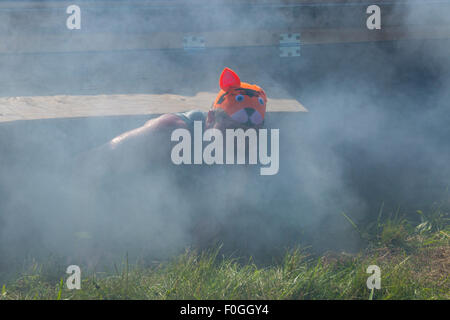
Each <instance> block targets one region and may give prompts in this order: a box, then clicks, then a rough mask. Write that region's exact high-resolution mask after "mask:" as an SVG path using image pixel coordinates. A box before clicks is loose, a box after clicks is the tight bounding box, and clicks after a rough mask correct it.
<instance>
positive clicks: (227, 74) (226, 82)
mask: <svg viewBox="0 0 450 320" xmlns="http://www.w3.org/2000/svg"><path fill="white" fill-rule="evenodd" d="M219 85H220V88H221V89H222V90H223V91H228V90H229V89H230V88H238V87H240V86H241V79H239V77H238V75H237V74H236V73H235V72H234V71H233V70H231V69H229V68H225V69H223V71H222V74H221V75H220V80H219Z"/></svg>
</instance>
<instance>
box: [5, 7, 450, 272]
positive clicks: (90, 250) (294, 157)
mask: <svg viewBox="0 0 450 320" xmlns="http://www.w3.org/2000/svg"><path fill="white" fill-rule="evenodd" d="M43 3H44V4H45V2H43ZM41 5H42V3H41ZM80 6H81V8H82V30H80V32H86V33H88V32H92V31H108V35H106V36H105V38H104V40H103V41H105V42H108V41H109V42H111V43H114V42H115V41H119V40H118V39H116V38H115V37H123V34H126V33H127V32H136V30H144V31H149V30H157V29H158V28H161V27H162V25H163V27H164V28H165V29H164V30H168V31H170V30H175V29H177V28H179V27H180V26H179V25H178V24H181V22H180V21H178V20H167V19H163V18H161V17H158V15H157V14H156V13H155V15H154V16H151V17H149V18H148V21H143V20H142V17H141V16H140V15H138V14H137V11H136V10H134V9H132V7H131V6H129V7H128V6H123V7H121V8H119V9H117V8H116V9H114V10H115V14H116V16H117V20H116V23H113V22H111V20H107V21H105V18H104V15H102V12H101V10H100V9H97V10H83V7H82V3H81V4H80ZM445 8H448V6H447V7H445ZM52 10H53V9H52ZM99 10H100V11H99ZM217 10H218V11H220V15H218V14H213V11H211V9H208V10H206V9H199V8H198V7H192V8H191V7H189V6H188V7H187V10H186V11H185V15H186V17H191V18H190V19H186V20H187V21H191V23H190V24H189V26H188V27H189V29H187V30H186V31H196V30H197V31H201V30H203V29H204V28H205V26H208V27H209V28H212V29H214V28H216V29H220V28H223V29H224V30H226V29H227V27H229V26H231V25H235V24H236V23H238V24H239V25H240V26H241V28H242V29H245V28H249V29H258V28H264V27H267V25H271V24H272V25H273V24H276V23H277V21H279V20H278V19H277V18H278V17H277V16H276V15H275V13H274V12H273V11H272V10H267V11H265V14H262V15H261V11H258V12H257V14H258V15H259V16H258V20H257V21H259V22H258V23H255V22H254V21H255V20H251V19H249V16H250V15H252V14H256V13H254V10H253V9H252V8H248V10H242V11H239V12H241V13H240V14H239V15H238V14H237V12H236V10H233V8H232V7H226V6H225V7H223V6H221V7H218V9H217ZM304 10H311V9H310V8H305V9H304ZM330 10H331V9H330ZM396 10H401V11H402V12H403V13H404V15H403V17H404V20H403V21H399V22H398V23H399V24H406V25H410V26H413V25H417V24H421V23H424V24H425V23H426V22H429V21H430V19H431V20H432V19H433V18H430V15H432V14H434V13H435V12H431V13H430V12H429V10H428V9H426V8H425V6H424V5H417V3H416V4H415V5H411V6H404V5H401V6H398V8H396ZM427 10H428V11H427ZM54 14H55V16H58V17H59V15H60V13H54ZM66 17H67V15H65V14H63V15H62V17H61V18H60V20H61V22H62V26H65V19H66ZM211 17H214V19H212V18H211ZM219 17H223V21H218V20H217V19H219ZM446 17H450V12H448V10H447V12H445V11H444V12H440V13H439V18H438V22H439V23H442V24H448V22H449V21H447V20H445V19H448V18H446ZM34 19H35V20H33V23H34V26H36V24H37V25H38V26H39V25H40V24H42V25H41V29H42V30H43V31H42V32H43V33H45V30H47V29H46V28H47V27H48V26H47V25H46V23H47V22H46V20H42V21H41V20H39V19H38V17H34ZM58 19H59V18H58ZM158 19H159V20H158ZM310 19H311V21H310V23H316V24H317V25H327V24H330V23H331V24H332V23H333V14H332V11H329V12H328V13H327V14H323V15H319V16H317V15H314V12H311V18H310ZM155 20H156V21H155ZM3 21H4V22H3V23H8V21H9V23H10V24H9V25H8V29H7V30H8V32H7V34H9V35H13V34H14V33H15V32H18V31H17V28H19V27H20V28H22V29H23V28H24V29H25V30H26V29H27V28H29V32H36V30H41V29H39V28H38V27H34V28H31V27H26V25H27V24H26V22H23V21H22V22H21V24H20V25H19V26H18V25H17V19H16V20H15V19H14V16H13V13H11V16H10V19H9V20H8V19H6V20H3ZM5 21H6V22H5ZM117 21H120V23H118V22H117ZM151 21H153V23H151ZM143 23H145V27H142V24H143ZM305 23H308V21H306V22H305ZM361 23H362V24H361V25H362V26H365V16H364V14H362V15H361ZM3 28H5V25H4V24H3ZM111 31H114V32H115V33H114V32H111ZM30 41H38V40H33V38H31V39H30ZM12 45H13V44H12ZM61 49H64V48H61ZM449 49H450V47H449V41H448V40H411V41H398V42H379V43H366V44H327V45H325V44H323V45H305V46H304V47H302V57H301V58H299V59H297V58H292V59H286V60H284V59H279V58H278V48H277V47H274V48H242V49H236V48H235V49H232V50H229V49H211V50H209V49H208V50H206V51H205V52H200V53H197V54H186V53H183V52H177V51H175V50H162V51H129V52H100V53H96V52H81V48H80V52H77V53H50V54H2V55H1V56H0V60H1V61H0V63H1V65H2V66H1V67H2V74H1V75H0V81H1V82H0V83H1V89H0V94H1V95H3V96H27V95H53V94H74V95H77V94H112V93H175V94H186V95H192V94H195V93H196V92H198V91H218V90H219V88H218V78H219V75H220V72H221V71H222V69H223V68H224V67H225V66H227V67H230V68H232V69H234V70H235V71H236V72H237V73H238V74H239V76H240V78H241V80H242V81H245V82H250V83H255V84H258V85H260V86H261V87H263V88H270V87H271V83H274V82H275V83H277V84H279V85H281V86H283V87H285V88H286V89H287V90H288V91H289V93H290V94H291V95H292V96H294V97H296V98H298V99H299V101H301V102H302V103H303V104H304V105H305V106H306V107H307V108H308V109H309V111H310V112H309V113H308V114H292V113H271V114H268V115H267V124H268V126H269V127H274V128H279V129H280V171H279V173H278V174H277V175H275V176H260V175H259V165H258V166H254V167H252V166H246V167H244V166H233V167H225V166H221V167H220V168H218V167H194V166H192V167H174V166H173V165H171V164H170V160H169V157H170V154H161V155H158V157H162V158H164V157H165V156H167V159H166V160H167V161H162V163H167V166H163V167H161V166H153V162H152V161H151V160H149V161H148V165H147V166H145V167H143V168H139V169H138V168H135V169H136V170H131V171H128V172H125V173H118V172H111V171H108V170H107V169H105V168H102V166H101V165H100V166H95V165H92V166H88V167H84V171H83V172H81V171H79V170H81V169H80V164H79V163H76V162H77V161H78V159H80V158H79V155H80V154H84V153H86V152H89V150H92V149H94V148H96V147H98V146H100V145H102V144H104V143H106V142H107V141H109V140H110V139H112V138H113V137H115V136H116V135H118V134H120V133H121V132H124V131H126V130H130V129H133V128H136V127H138V126H140V125H142V124H144V122H145V121H146V120H148V119H149V117H148V116H129V117H105V118H86V119H60V120H36V121H18V122H14V123H2V124H1V125H0V273H1V272H7V271H8V272H9V271H11V270H14V269H16V268H17V266H20V265H22V264H23V261H24V259H26V258H29V257H37V258H39V259H47V257H48V256H49V255H50V254H56V255H60V256H63V257H64V259H65V260H64V261H66V262H67V264H69V263H74V264H82V263H87V264H90V265H98V264H102V263H104V264H106V265H107V264H108V263H109V262H110V261H112V260H117V259H122V258H123V257H124V255H125V254H126V253H127V252H128V253H129V254H130V256H131V257H133V258H136V257H141V258H146V259H150V260H152V259H165V258H168V257H171V256H173V255H174V254H176V253H177V252H180V251H182V250H184V249H185V248H186V247H188V246H190V245H192V244H199V245H203V246H204V245H205V243H206V244H207V243H210V242H209V240H208V239H210V238H212V237H213V236H214V235H217V234H219V237H218V239H220V240H221V241H222V242H223V244H224V250H225V251H226V250H228V252H235V250H237V252H240V253H244V254H249V255H255V256H257V257H263V258H264V257H265V258H267V257H271V256H272V255H276V254H279V253H280V252H282V251H283V250H284V249H285V248H286V247H287V246H289V245H294V244H298V243H301V244H311V245H312V247H313V249H314V250H317V251H324V250H345V251H354V250H357V249H358V248H359V247H360V246H361V245H362V243H361V241H360V239H359V237H358V235H357V234H355V233H354V232H353V231H352V228H351V226H350V225H349V223H348V222H347V221H346V220H345V219H344V218H343V216H342V215H341V212H346V213H347V214H348V215H350V216H351V217H352V218H353V219H355V221H356V222H357V223H363V222H364V221H370V220H373V219H376V217H377V215H378V210H379V207H380V205H381V203H382V202H384V203H385V205H384V207H385V209H386V211H385V212H386V215H387V214H388V213H389V212H392V211H395V210H396V208H397V207H398V206H401V208H402V212H405V213H407V214H408V217H409V218H412V219H413V218H415V216H414V214H415V213H414V212H415V210H418V209H421V210H424V211H427V210H428V209H429V207H430V205H431V204H432V203H433V202H435V201H441V200H444V201H447V204H448V197H449V195H448V189H446V188H447V187H448V184H449V177H450V165H449V161H448V159H450V147H449V146H450V144H449V142H448V140H449V137H450V129H449V125H448V124H449V123H450V109H449V98H450V73H449V68H450V64H449V59H450V58H449V57H450V50H449ZM266 93H267V95H268V96H269V97H274V98H275V97H276V93H273V94H272V93H271V92H270V90H268V89H266ZM280 98H281V97H280ZM211 103H212V101H211ZM167 142H168V143H169V142H170V139H169V137H167ZM155 153H157V152H155ZM147 156H148V154H145V153H143V151H142V150H134V151H133V150H131V152H130V153H128V154H127V155H126V157H124V158H123V160H122V162H123V166H124V167H129V166H132V164H133V165H134V164H135V161H137V160H139V159H141V160H143V161H144V164H145V163H146V161H147ZM152 159H153V158H152ZM159 160H161V159H159ZM101 161H102V160H101V159H100V164H101V163H102V162H101ZM154 163H158V162H157V161H156V160H155V162H154ZM141 164H142V163H141ZM77 170H78V171H77ZM81 176H82V177H81ZM416 218H418V217H416ZM80 261H81V262H80Z"/></svg>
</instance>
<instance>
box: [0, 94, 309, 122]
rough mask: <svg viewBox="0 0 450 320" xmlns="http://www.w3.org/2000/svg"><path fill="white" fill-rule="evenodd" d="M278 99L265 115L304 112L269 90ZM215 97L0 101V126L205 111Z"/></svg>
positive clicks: (128, 96) (125, 96)
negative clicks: (95, 117)
mask: <svg viewBox="0 0 450 320" xmlns="http://www.w3.org/2000/svg"><path fill="white" fill-rule="evenodd" d="M269 90H270V91H269V92H274V91H275V90H276V91H277V92H276V93H277V96H280V93H281V94H284V95H285V96H286V98H277V99H271V98H269V99H268V102H267V111H268V112H307V110H306V108H305V107H304V106H303V105H302V104H301V103H300V102H298V101H297V100H295V99H292V98H290V97H289V95H288V94H287V93H285V92H284V91H283V89H282V88H280V87H276V86H274V87H272V88H269ZM216 95H217V93H214V92H199V93H197V94H196V95H194V96H182V95H174V94H160V95H159V94H117V95H83V96H81V95H79V96H68V95H58V96H32V97H2V98H0V122H8V121H15V120H35V119H56V118H77V117H94V116H119V115H147V114H163V113H171V112H183V111H188V110H194V109H200V110H203V111H208V110H209V108H210V106H211V103H212V101H214V99H215V97H216Z"/></svg>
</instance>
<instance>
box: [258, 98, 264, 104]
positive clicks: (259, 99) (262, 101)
mask: <svg viewBox="0 0 450 320" xmlns="http://www.w3.org/2000/svg"><path fill="white" fill-rule="evenodd" d="M258 101H259V103H260V104H261V105H264V99H263V98H261V97H259V98H258Z"/></svg>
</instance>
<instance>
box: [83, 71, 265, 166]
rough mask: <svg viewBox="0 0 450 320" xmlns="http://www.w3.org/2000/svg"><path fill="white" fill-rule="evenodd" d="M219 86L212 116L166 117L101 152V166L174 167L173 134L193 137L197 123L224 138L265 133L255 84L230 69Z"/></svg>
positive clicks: (193, 112) (185, 114)
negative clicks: (241, 132) (240, 131)
mask: <svg viewBox="0 0 450 320" xmlns="http://www.w3.org/2000/svg"><path fill="white" fill-rule="evenodd" d="M219 85H220V88H221V90H220V92H219V93H218V95H217V97H216V99H215V101H214V103H213V104H212V107H211V109H210V110H209V111H208V112H204V111H200V110H191V111H187V112H182V113H168V114H163V115H161V116H159V117H157V118H154V119H151V120H149V121H147V122H146V123H145V124H144V125H143V126H141V127H139V128H136V129H133V130H131V131H128V132H125V133H122V134H120V135H119V136H117V137H115V138H113V139H112V140H110V141H109V142H108V143H107V144H105V145H103V146H101V147H100V148H98V150H97V152H96V153H97V154H98V157H97V158H98V166H99V167H102V170H106V168H107V167H108V168H109V169H110V170H112V171H114V172H115V173H118V172H122V171H124V172H125V171H139V170H140V169H144V168H146V167H147V168H148V167H151V166H156V165H157V166H159V165H168V164H169V165H170V164H172V161H171V159H170V155H171V148H172V147H173V143H171V133H172V132H173V131H174V130H175V129H178V128H184V129H187V130H189V132H190V133H191V136H193V135H194V123H195V122H196V121H200V122H201V123H202V129H203V130H207V129H211V128H214V129H218V130H220V131H221V132H223V134H224V136H225V130H226V129H233V130H234V129H243V130H244V131H245V130H247V129H249V128H254V129H256V130H258V129H261V128H262V127H263V125H264V117H265V114H266V104H267V97H266V93H265V92H264V90H263V89H262V88H261V87H259V86H257V85H255V84H248V83H245V82H241V80H240V78H239V76H238V75H237V74H236V73H235V72H234V71H233V70H231V69H229V68H225V69H224V70H223V71H222V74H221V75H220V79H219ZM131 155H133V156H131ZM90 166H92V164H90ZM102 170H99V171H102Z"/></svg>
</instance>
